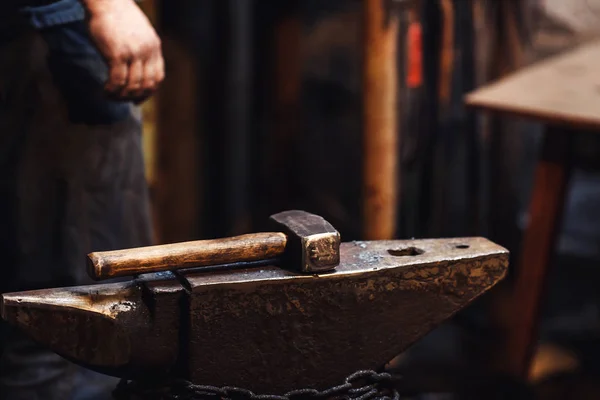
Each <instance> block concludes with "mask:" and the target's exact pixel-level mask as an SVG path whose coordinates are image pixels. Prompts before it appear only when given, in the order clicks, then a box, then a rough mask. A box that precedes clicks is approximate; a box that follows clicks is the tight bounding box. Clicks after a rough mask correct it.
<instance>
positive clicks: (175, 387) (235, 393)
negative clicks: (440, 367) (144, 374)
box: [113, 371, 400, 400]
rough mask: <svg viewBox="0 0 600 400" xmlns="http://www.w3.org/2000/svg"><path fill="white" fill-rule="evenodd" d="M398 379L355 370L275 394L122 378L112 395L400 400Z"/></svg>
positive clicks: (127, 398) (134, 399) (178, 399)
mask: <svg viewBox="0 0 600 400" xmlns="http://www.w3.org/2000/svg"><path fill="white" fill-rule="evenodd" d="M399 382H400V377H398V376H395V375H391V374H389V373H386V372H382V373H378V372H375V371H357V372H355V373H353V374H352V375H350V376H349V377H347V378H346V379H345V380H344V383H343V384H341V385H338V386H334V387H332V388H329V389H326V390H323V391H319V390H316V389H300V390H293V391H291V392H288V393H286V394H285V395H283V396H275V395H264V394H262V395H260V394H255V393H253V392H251V391H250V390H247V389H241V388H236V387H222V388H219V387H215V386H207V385H195V384H193V383H191V382H188V381H185V380H174V381H170V382H168V383H166V384H162V385H160V386H157V385H149V384H143V383H140V382H135V381H126V380H123V381H121V382H120V383H119V385H118V386H117V388H116V389H115V391H114V392H113V397H114V398H115V399H116V400H138V399H144V400H163V399H164V400H400V394H399V393H398V390H397V389H396V387H397V386H398V383H399Z"/></svg>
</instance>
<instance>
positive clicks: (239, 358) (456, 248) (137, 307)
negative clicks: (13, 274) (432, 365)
mask: <svg viewBox="0 0 600 400" xmlns="http://www.w3.org/2000/svg"><path fill="white" fill-rule="evenodd" d="M507 264H508V252H507V251H506V250H505V249H504V248H502V247H500V246H498V245H496V244H494V243H492V242H490V241H488V240H486V239H483V238H460V239H431V240H408V241H371V242H347V243H342V244H341V247H340V263H339V265H338V267H337V268H336V269H335V270H334V271H332V272H325V273H318V274H309V275H307V274H302V273H300V272H297V271H294V270H290V269H285V268H281V267H280V266H261V267H256V266H251V265H248V266H245V267H241V268H240V266H239V265H238V266H236V268H231V267H222V268H211V269H209V270H205V269H188V270H181V271H176V272H172V271H168V272H161V273H152V274H146V275H141V276H138V277H136V278H135V279H133V280H130V281H127V282H120V283H105V284H95V285H90V286H78V287H68V288H57V289H45V290H37V291H28V292H19V293H10V294H4V295H3V296H2V308H1V311H2V317H3V318H4V319H6V320H7V321H9V322H10V323H12V324H14V325H16V326H18V327H20V328H21V329H22V330H23V331H24V332H26V333H27V334H29V335H30V336H31V337H32V338H33V339H34V340H36V341H37V342H39V343H42V344H45V345H47V346H48V347H49V348H51V349H52V350H54V351H55V352H56V353H58V354H60V355H62V356H63V357H65V358H67V359H70V360H72V361H74V362H77V363H79V364H81V365H83V366H85V367H87V368H90V369H93V370H96V371H100V372H103V373H107V374H111V375H115V376H119V377H126V378H130V379H140V378H144V379H148V378H151V377H157V378H161V379H162V378H164V377H167V376H171V377H182V378H185V379H188V380H190V381H191V382H193V383H197V384H207V385H213V386H237V387H244V388H248V389H250V390H252V391H254V392H256V393H272V394H278V393H285V392H287V391H289V390H292V389H296V388H303V387H312V388H316V389H323V388H326V387H330V386H331V385H334V384H337V383H338V382H340V381H342V380H343V378H344V377H346V376H348V375H349V374H350V373H352V372H355V371H357V370H361V369H377V368H379V367H382V366H384V365H385V364H386V363H387V362H388V361H390V360H391V359H392V358H394V357H395V356H396V355H398V354H400V353H401V352H402V351H403V350H405V349H406V348H407V347H408V346H410V345H411V344H412V343H413V342H415V341H416V340H418V339H419V338H421V337H422V336H424V335H425V334H426V333H428V332H429V331H430V330H432V329H433V328H434V327H436V326H437V325H439V324H440V323H441V322H443V321H444V320H446V319H448V318H450V317H451V316H452V315H454V314H455V313H456V312H458V311H459V310H461V309H462V308H464V307H465V306H466V305H468V304H469V303H470V302H472V301H473V300H474V299H475V298H477V297H478V296H480V295H481V294H483V293H484V292H486V291H487V290H489V289H490V288H491V287H493V286H494V285H495V284H496V283H497V282H499V281H500V280H501V279H502V278H503V277H504V275H505V273H506V269H507Z"/></svg>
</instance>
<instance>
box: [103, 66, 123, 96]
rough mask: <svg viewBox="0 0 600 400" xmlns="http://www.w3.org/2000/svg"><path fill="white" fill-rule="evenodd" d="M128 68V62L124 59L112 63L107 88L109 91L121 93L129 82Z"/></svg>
mask: <svg viewBox="0 0 600 400" xmlns="http://www.w3.org/2000/svg"><path fill="white" fill-rule="evenodd" d="M127 70H128V68H127V63H126V62H124V61H119V62H115V63H112V64H111V65H110V71H109V75H108V81H107V82H106V85H105V90H106V91H107V92H109V93H119V92H120V91H121V90H122V89H123V88H124V87H125V85H126V84H127Z"/></svg>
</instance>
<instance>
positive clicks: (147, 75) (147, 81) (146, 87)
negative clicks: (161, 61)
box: [132, 60, 156, 97]
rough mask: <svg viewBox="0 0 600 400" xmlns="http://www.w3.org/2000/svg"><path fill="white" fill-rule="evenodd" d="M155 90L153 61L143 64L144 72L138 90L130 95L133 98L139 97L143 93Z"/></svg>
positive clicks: (154, 66) (154, 65) (154, 64)
mask: <svg viewBox="0 0 600 400" xmlns="http://www.w3.org/2000/svg"><path fill="white" fill-rule="evenodd" d="M154 89H156V63H155V62H154V60H148V61H147V62H146V63H145V64H144V72H143V78H142V83H141V85H140V88H139V89H138V90H136V91H134V92H133V93H132V96H133V97H141V96H142V95H143V94H144V93H145V92H152V91H154Z"/></svg>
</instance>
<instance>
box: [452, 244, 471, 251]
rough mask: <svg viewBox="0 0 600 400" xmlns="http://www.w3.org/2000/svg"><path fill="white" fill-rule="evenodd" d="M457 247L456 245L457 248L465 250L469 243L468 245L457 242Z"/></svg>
mask: <svg viewBox="0 0 600 400" xmlns="http://www.w3.org/2000/svg"><path fill="white" fill-rule="evenodd" d="M455 247H456V248H457V249H461V250H464V249H468V248H469V245H468V244H457V245H456V246H455Z"/></svg>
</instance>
